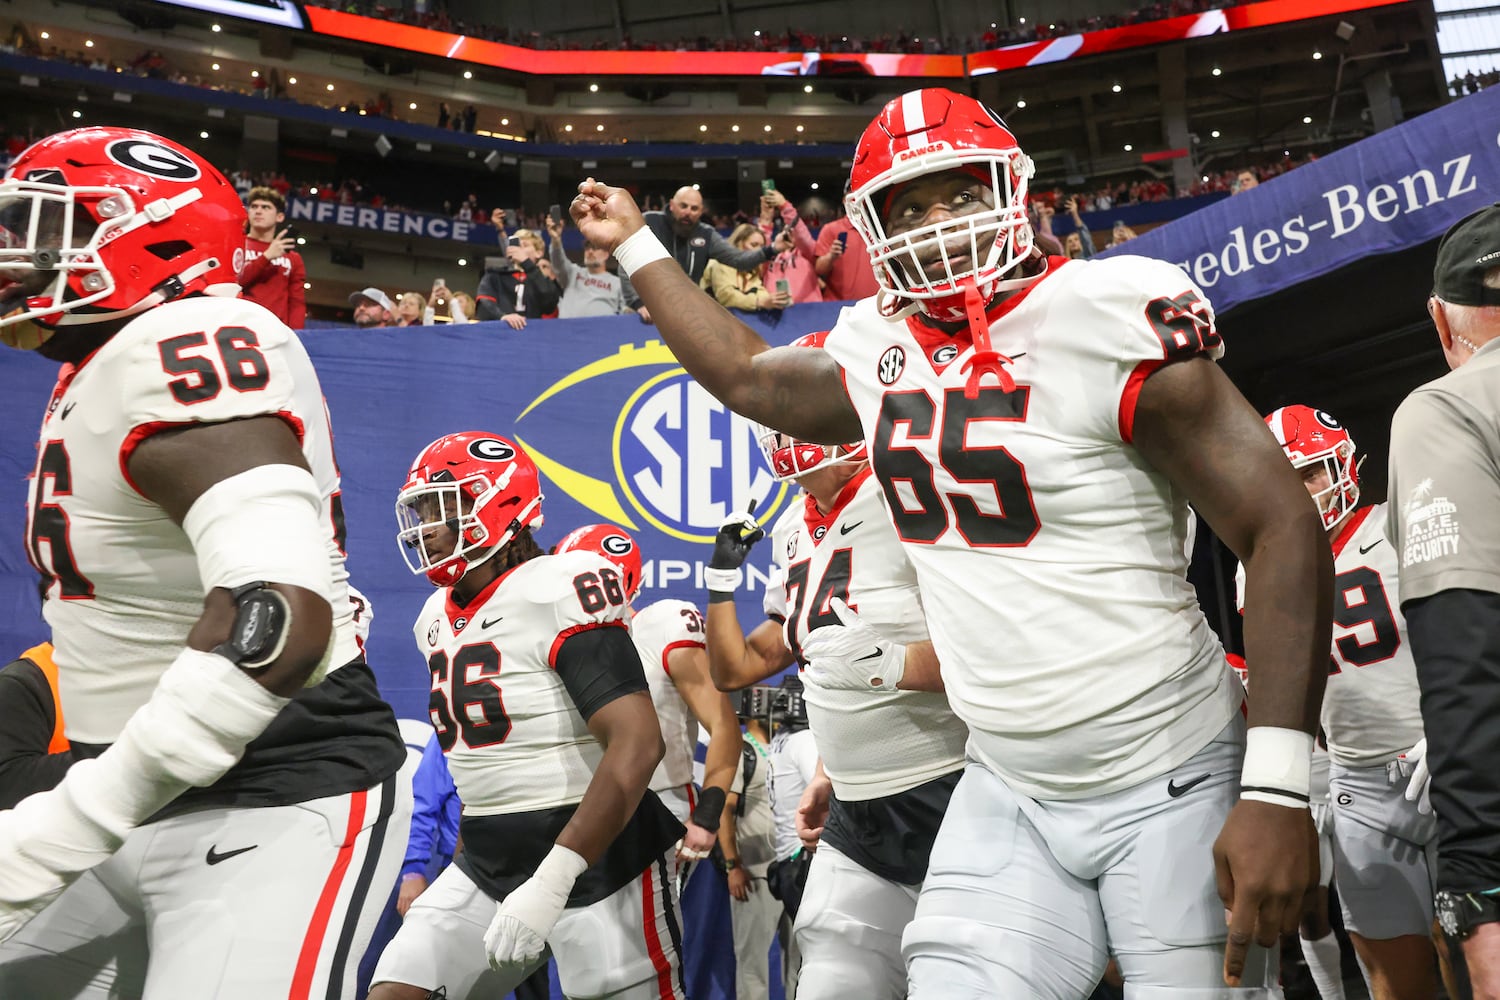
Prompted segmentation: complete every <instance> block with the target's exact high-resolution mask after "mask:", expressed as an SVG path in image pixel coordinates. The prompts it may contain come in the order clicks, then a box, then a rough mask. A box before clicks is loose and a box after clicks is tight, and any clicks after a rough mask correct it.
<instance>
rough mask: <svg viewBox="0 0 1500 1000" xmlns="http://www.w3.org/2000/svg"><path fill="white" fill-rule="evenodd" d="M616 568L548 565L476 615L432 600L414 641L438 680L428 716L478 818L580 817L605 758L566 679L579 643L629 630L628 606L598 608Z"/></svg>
mask: <svg viewBox="0 0 1500 1000" xmlns="http://www.w3.org/2000/svg"><path fill="white" fill-rule="evenodd" d="M615 572H616V571H615V568H614V566H613V564H611V563H609V562H607V561H606V560H605V559H604V558H603V557H601V556H598V555H596V554H594V553H592V552H584V551H582V550H575V551H573V552H564V553H562V554H561V555H555V556H537V557H536V558H534V559H531V560H529V561H527V562H524V563H522V564H521V565H520V566H517V567H515V568H514V569H512V570H510V571H509V572H508V573H506V574H505V575H504V576H502V577H500V578H499V579H498V580H496V581H495V582H493V583H492V584H490V585H489V586H488V587H486V588H485V589H484V590H483V591H481V592H480V593H479V594H478V595H476V596H475V598H474V600H472V601H470V602H469V604H468V605H467V606H464V607H460V606H459V605H458V604H456V603H454V601H453V597H452V593H453V592H452V589H451V588H445V589H443V590H439V591H438V592H437V593H435V594H433V595H432V596H431V597H429V598H428V599H427V605H426V607H424V608H423V609H422V613H421V615H419V616H418V617H417V622H416V625H414V626H413V628H412V634H413V635H414V636H415V637H416V640H417V648H418V649H419V650H421V652H422V655H423V656H425V657H427V667H428V670H429V671H430V673H431V675H432V694H431V696H430V698H429V701H428V709H429V712H430V714H431V717H432V728H433V729H434V730H436V731H437V735H438V742H439V744H440V745H441V746H442V748H443V752H444V753H445V754H447V756H448V770H450V771H451V772H453V784H454V785H455V786H456V787H457V788H458V797H459V798H460V799H462V800H463V803H464V813H465V815H469V816H493V815H498V814H502V813H517V812H532V811H534V810H538V809H554V808H557V807H559V806H567V805H576V804H577V803H578V802H579V801H580V800H581V799H582V798H583V793H584V790H585V789H587V788H588V785H589V782H590V781H591V780H593V777H594V768H596V767H597V766H598V765H599V761H600V759H601V758H602V757H603V755H604V750H603V748H602V747H601V746H600V745H599V741H598V740H596V739H594V737H593V734H591V733H590V732H589V729H588V724H587V723H586V722H584V719H583V716H582V714H580V713H579V711H578V707H577V706H576V705H574V704H573V697H572V695H570V694H569V693H568V689H567V688H566V687H564V686H563V682H562V678H560V677H559V676H558V675H557V671H556V670H555V666H556V657H557V652H558V650H559V649H560V648H561V647H562V644H563V641H564V640H565V639H567V638H568V637H569V636H570V635H573V634H575V633H577V632H580V631H583V630H585V629H590V628H623V627H625V623H624V620H623V614H624V604H623V597H622V599H621V603H606V604H605V605H604V607H603V608H599V609H597V610H593V611H590V610H587V609H586V607H585V603H586V602H585V599H584V598H583V597H582V595H581V593H580V584H579V581H580V580H582V581H583V584H584V585H592V588H591V591H590V593H591V595H592V597H591V599H590V600H589V601H588V602H587V603H589V604H594V603H596V602H597V594H598V593H599V588H598V583H599V579H600V576H601V575H602V574H604V573H610V574H615Z"/></svg>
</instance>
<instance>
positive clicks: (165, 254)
mask: <svg viewBox="0 0 1500 1000" xmlns="http://www.w3.org/2000/svg"><path fill="white" fill-rule="evenodd" d="M192 249H193V245H192V244H191V243H189V242H188V241H187V240H164V241H162V242H160V243H148V244H146V252H147V253H150V254H152V255H154V256H156V257H158V258H160V259H161V260H175V259H176V258H178V257H181V256H182V255H183V254H185V253H187V252H188V251H189V250H192Z"/></svg>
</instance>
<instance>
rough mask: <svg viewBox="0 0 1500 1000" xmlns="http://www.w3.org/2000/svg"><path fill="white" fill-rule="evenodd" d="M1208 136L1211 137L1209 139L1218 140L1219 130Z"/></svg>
mask: <svg viewBox="0 0 1500 1000" xmlns="http://www.w3.org/2000/svg"><path fill="white" fill-rule="evenodd" d="M1208 135H1209V138H1212V139H1217V138H1218V137H1219V130H1218V129H1214V130H1213V131H1212V132H1210V133H1208Z"/></svg>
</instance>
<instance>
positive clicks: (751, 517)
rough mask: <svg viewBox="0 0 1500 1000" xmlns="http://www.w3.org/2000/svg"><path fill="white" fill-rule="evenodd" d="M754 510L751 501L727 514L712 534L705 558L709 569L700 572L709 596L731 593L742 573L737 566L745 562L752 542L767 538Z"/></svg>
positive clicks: (729, 595) (711, 597) (726, 595)
mask: <svg viewBox="0 0 1500 1000" xmlns="http://www.w3.org/2000/svg"><path fill="white" fill-rule="evenodd" d="M754 512H755V504H754V503H753V502H752V503H751V504H750V509H749V510H747V511H745V512H744V513H735V514H730V515H729V516H728V517H726V518H725V519H724V523H723V524H721V525H719V533H718V534H717V535H715V536H714V554H713V557H712V558H710V559H709V561H708V569H707V570H705V571H704V573H703V581H704V583H706V584H708V590H709V594H710V599H713V597H714V596H721V597H732V596H733V595H734V592H735V591H736V590H738V589H739V586H740V581H741V578H742V576H743V574H742V573H741V572H740V567H741V566H743V565H744V564H745V559H746V557H748V556H749V555H750V549H751V548H752V547H753V546H754V545H755V543H756V542H758V541H760V540H761V539H762V538H764V537H766V529H764V528H762V527H761V526H760V525H759V524H758V523H757V522H756V520H755V513H754Z"/></svg>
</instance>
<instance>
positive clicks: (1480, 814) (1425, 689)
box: [1401, 590, 1500, 892]
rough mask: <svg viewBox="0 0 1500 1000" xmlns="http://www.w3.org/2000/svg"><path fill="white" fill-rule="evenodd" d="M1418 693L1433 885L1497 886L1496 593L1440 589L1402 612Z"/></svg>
mask: <svg viewBox="0 0 1500 1000" xmlns="http://www.w3.org/2000/svg"><path fill="white" fill-rule="evenodd" d="M1401 610H1402V611H1403V612H1404V613H1405V615H1406V634H1407V638H1408V639H1409V640H1410V641H1411V651H1412V658H1413V659H1414V660H1416V664H1417V682H1418V684H1419V685H1420V687H1421V689H1422V728H1423V732H1424V734H1425V735H1426V737H1427V762H1428V766H1429V768H1430V769H1431V770H1432V786H1431V796H1432V805H1433V811H1434V812H1435V813H1436V814H1437V826H1438V887H1439V888H1443V889H1451V890H1455V891H1465V892H1468V891H1475V890H1488V889H1493V888H1495V887H1497V886H1500V769H1497V768H1496V767H1495V761H1497V760H1500V594H1496V593H1492V592H1489V591H1481V590H1444V591H1441V592H1439V593H1436V594H1433V595H1432V596H1431V597H1424V598H1421V599H1419V600H1415V601H1409V602H1407V603H1406V604H1405V605H1403V606H1402V609H1401Z"/></svg>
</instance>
